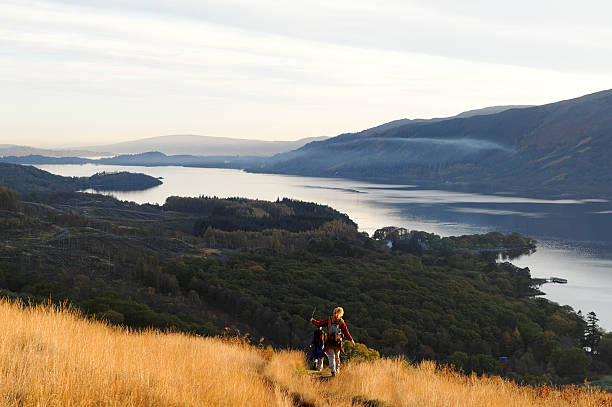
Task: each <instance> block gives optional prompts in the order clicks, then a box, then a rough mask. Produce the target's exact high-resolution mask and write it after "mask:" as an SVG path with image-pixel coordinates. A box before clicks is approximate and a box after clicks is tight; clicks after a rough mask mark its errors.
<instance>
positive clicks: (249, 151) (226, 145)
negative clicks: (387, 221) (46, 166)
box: [86, 135, 326, 157]
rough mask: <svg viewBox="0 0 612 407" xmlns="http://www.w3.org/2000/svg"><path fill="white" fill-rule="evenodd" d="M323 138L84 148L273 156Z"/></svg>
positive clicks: (178, 139) (166, 140) (187, 138)
mask: <svg viewBox="0 0 612 407" xmlns="http://www.w3.org/2000/svg"><path fill="white" fill-rule="evenodd" d="M325 138H326V137H311V138H304V139H300V140H296V141H263V140H248V139H237V138H228V137H209V136H195V135H173V136H160V137H151V138H145V139H141V140H135V141H125V142H122V143H115V144H107V145H101V146H91V147H86V148H87V149H88V150H92V151H112V152H113V153H120V154H137V153H144V152H147V151H159V152H161V153H164V154H172V155H177V154H178V155H182V154H189V155H199V156H237V155H248V156H267V157H269V156H272V155H274V154H279V153H283V152H286V151H291V150H295V149H296V148H300V147H302V146H303V145H305V144H307V143H309V142H311V141H316V140H324V139H325Z"/></svg>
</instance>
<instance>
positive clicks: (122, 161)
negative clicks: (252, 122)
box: [0, 151, 266, 169]
mask: <svg viewBox="0 0 612 407" xmlns="http://www.w3.org/2000/svg"><path fill="white" fill-rule="evenodd" d="M265 160H266V157H250V156H198V155H189V154H181V155H166V154H164V153H160V152H159V151H150V152H146V153H139V154H122V155H117V156H114V157H104V158H98V159H91V158H81V157H46V156H42V155H28V156H25V157H15V156H9V157H2V158H0V163H10V164H20V165H39V164H47V165H48V164H97V165H124V166H145V167H157V166H179V167H203V168H239V169H242V168H246V167H252V166H259V165H261V163H263V162H264V161H265Z"/></svg>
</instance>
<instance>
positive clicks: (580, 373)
mask: <svg viewBox="0 0 612 407" xmlns="http://www.w3.org/2000/svg"><path fill="white" fill-rule="evenodd" d="M551 360H552V363H553V366H554V368H555V371H556V372H557V374H558V375H559V376H561V377H570V378H576V379H580V378H582V377H584V375H585V371H586V368H587V367H588V366H589V365H590V364H591V357H590V356H589V355H587V354H586V352H584V351H583V350H582V349H580V348H576V347H573V348H570V349H559V348H557V349H555V350H554V351H553V353H552V355H551Z"/></svg>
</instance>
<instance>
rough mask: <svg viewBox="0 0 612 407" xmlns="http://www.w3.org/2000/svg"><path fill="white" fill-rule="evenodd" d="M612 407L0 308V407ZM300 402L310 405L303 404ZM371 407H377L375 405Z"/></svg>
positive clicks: (572, 391) (420, 371) (393, 363)
mask: <svg viewBox="0 0 612 407" xmlns="http://www.w3.org/2000/svg"><path fill="white" fill-rule="evenodd" d="M364 401H369V402H370V403H374V401H377V402H378V403H379V405H385V404H383V403H386V405H393V406H410V407H412V406H414V407H416V406H419V407H421V406H466V407H467V406H470V407H471V406H492V407H496V406H500V407H513V406H517V407H518V406H550V407H553V406H554V407H557V406H559V407H563V406H612V396H611V395H610V394H609V393H602V392H598V391H596V390H589V389H584V388H578V387H571V388H566V389H564V390H563V391H558V390H554V389H551V388H547V387H542V388H535V389H534V388H530V387H520V386H517V385H516V384H514V383H511V382H508V381H506V380H502V379H500V378H496V377H494V378H477V377H465V376H461V375H459V374H457V373H455V372H452V371H450V370H446V369H436V366H435V365H434V364H433V363H423V364H421V365H418V366H412V365H409V364H407V363H406V362H405V361H403V360H401V359H382V360H379V361H376V362H368V363H359V364H352V365H350V364H349V365H348V366H343V367H342V369H341V372H340V374H339V375H338V376H337V377H335V378H331V379H330V378H321V377H320V375H319V374H317V373H313V372H311V371H308V370H306V365H305V357H304V354H303V353H300V352H293V351H281V352H275V353H270V352H265V351H263V350H261V349H259V348H255V347H250V346H247V345H244V344H241V343H231V342H228V341H224V340H220V339H213V338H201V337H194V336H188V335H183V334H178V333H160V332H157V331H146V332H129V331H127V330H124V329H118V328H114V327H110V326H108V325H105V324H102V323H99V322H95V321H91V320H86V319H83V318H82V317H81V316H79V315H78V313H76V312H73V311H67V310H63V309H60V308H58V307H41V306H38V307H24V306H22V305H19V304H15V303H10V302H7V301H0V406H58V407H59V406H293V405H296V404H298V403H302V405H308V404H310V405H315V406H340V407H341V406H351V405H359V403H361V405H363V402H364ZM304 403H306V404H304ZM372 405H373V404H372Z"/></svg>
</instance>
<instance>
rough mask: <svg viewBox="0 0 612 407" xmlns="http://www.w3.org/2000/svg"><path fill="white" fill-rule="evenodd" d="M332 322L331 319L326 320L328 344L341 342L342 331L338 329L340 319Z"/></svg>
mask: <svg viewBox="0 0 612 407" xmlns="http://www.w3.org/2000/svg"><path fill="white" fill-rule="evenodd" d="M332 321H333V319H332V317H329V319H328V320H327V338H328V340H329V341H330V342H342V330H341V329H340V323H341V322H342V318H340V319H339V320H338V321H337V322H332Z"/></svg>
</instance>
